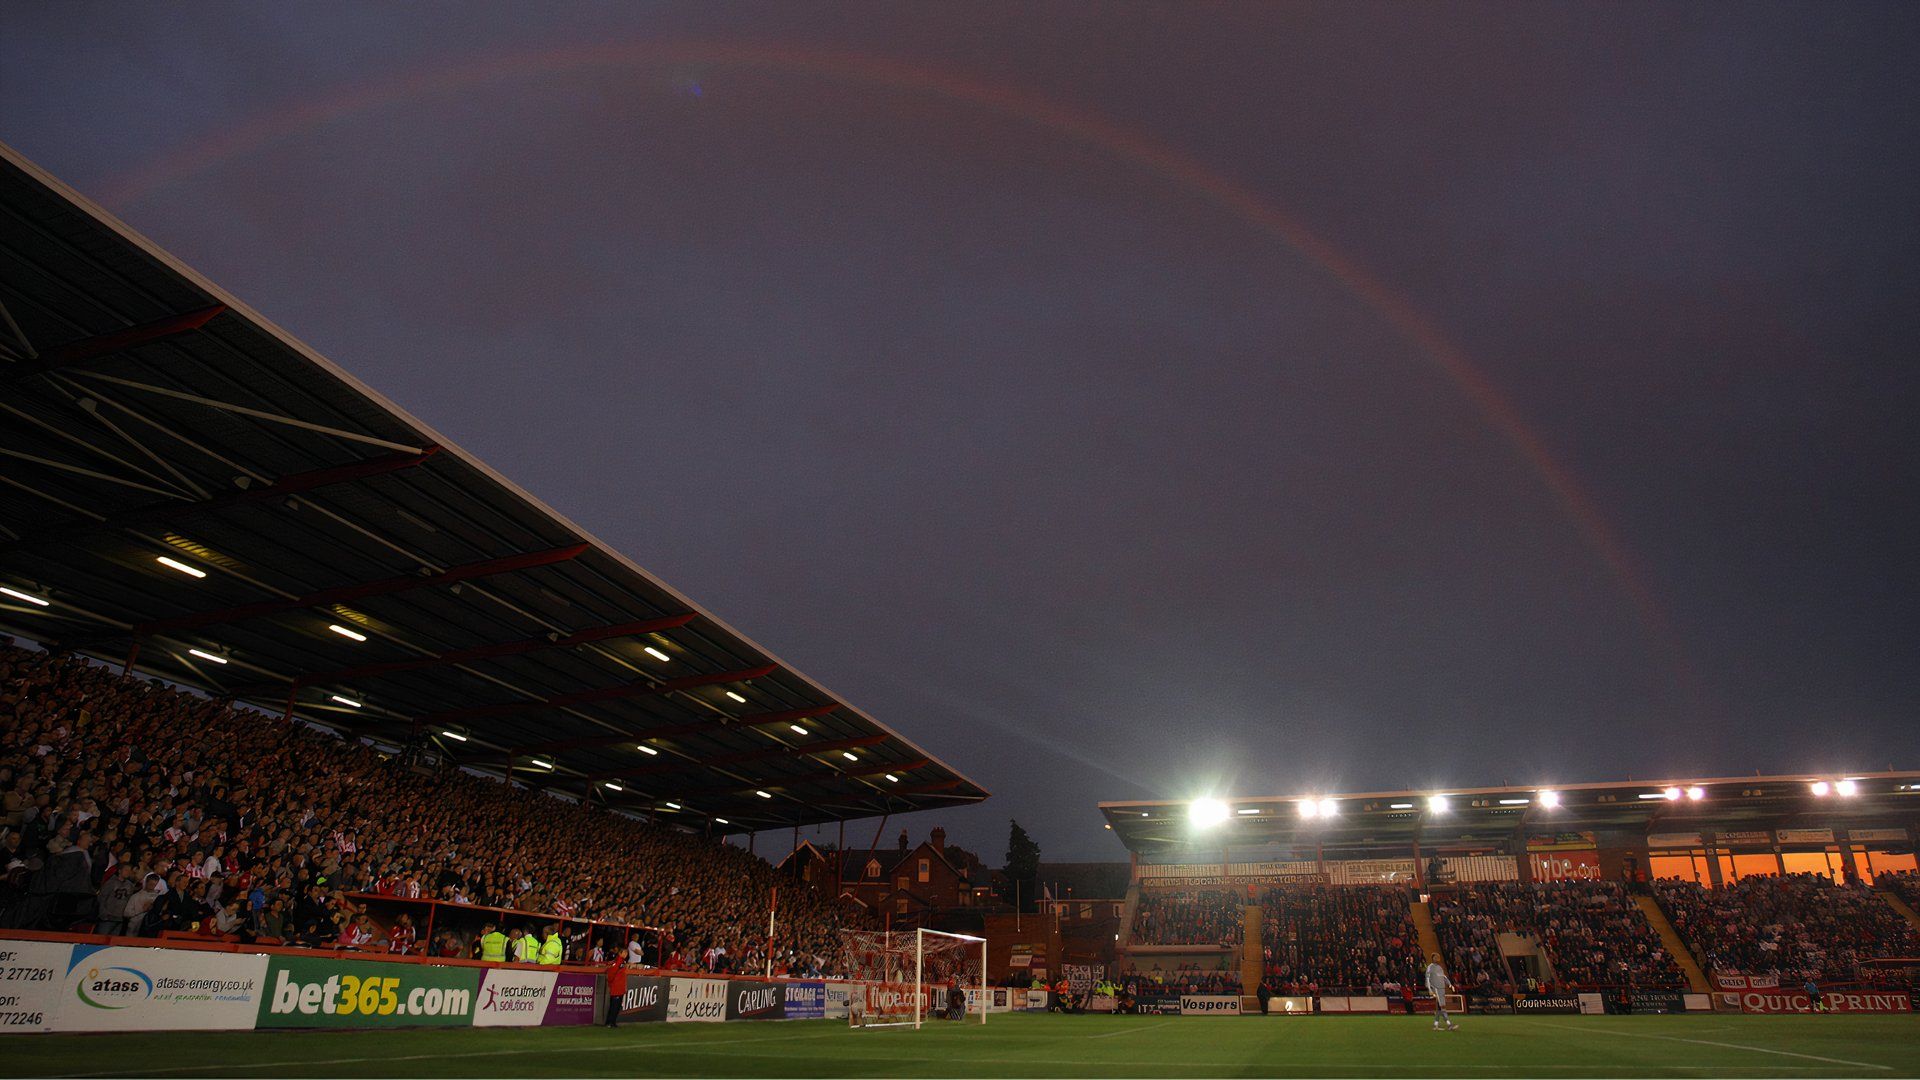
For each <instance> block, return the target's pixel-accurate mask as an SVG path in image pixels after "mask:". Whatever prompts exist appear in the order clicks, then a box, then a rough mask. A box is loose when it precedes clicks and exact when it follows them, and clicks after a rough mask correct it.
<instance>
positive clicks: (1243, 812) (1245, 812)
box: [1234, 806, 1260, 817]
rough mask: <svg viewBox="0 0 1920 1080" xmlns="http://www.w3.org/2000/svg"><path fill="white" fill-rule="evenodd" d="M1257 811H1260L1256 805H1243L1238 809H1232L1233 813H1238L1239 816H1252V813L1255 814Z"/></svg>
mask: <svg viewBox="0 0 1920 1080" xmlns="http://www.w3.org/2000/svg"><path fill="white" fill-rule="evenodd" d="M1259 812H1260V808H1259V807H1257V806H1243V807H1241V808H1240V809H1238V810H1235V811H1234V813H1236V814H1239V815H1240V816H1241V817H1252V816H1253V815H1254V814H1257V813H1259Z"/></svg>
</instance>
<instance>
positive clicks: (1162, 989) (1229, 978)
mask: <svg viewBox="0 0 1920 1080" xmlns="http://www.w3.org/2000/svg"><path fill="white" fill-rule="evenodd" d="M1126 986H1127V992H1128V993H1130V994H1133V995H1134V996H1136V997H1138V996H1139V995H1141V994H1238V993H1240V976H1239V975H1238V974H1237V973H1235V972H1232V971H1222V970H1220V969H1219V968H1202V967H1198V966H1196V965H1191V964H1183V965H1181V966H1179V967H1176V968H1173V969H1172V970H1155V971H1136V972H1134V973H1133V974H1132V975H1129V976H1127V979H1126Z"/></svg>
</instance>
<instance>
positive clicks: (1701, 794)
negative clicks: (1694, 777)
mask: <svg viewBox="0 0 1920 1080" xmlns="http://www.w3.org/2000/svg"><path fill="white" fill-rule="evenodd" d="M1706 797H1707V789H1706V788H1703V787H1701V786H1700V785H1699V784H1695V785H1693V786H1692V787H1690V788H1688V789H1687V799H1688V800H1689V801H1690V802H1699V801H1700V800H1701V799H1704V798H1706Z"/></svg>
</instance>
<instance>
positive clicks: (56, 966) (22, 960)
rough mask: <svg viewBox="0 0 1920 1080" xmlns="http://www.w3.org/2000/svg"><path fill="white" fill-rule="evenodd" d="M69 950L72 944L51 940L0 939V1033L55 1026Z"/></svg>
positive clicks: (69, 954)
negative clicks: (59, 943) (55, 942)
mask: <svg viewBox="0 0 1920 1080" xmlns="http://www.w3.org/2000/svg"><path fill="white" fill-rule="evenodd" d="M72 953H73V946H71V945H57V944H54V943H53V942H50V941H0V1035H3V1034H7V1033H9V1032H15V1031H53V1030H55V1029H54V1020H55V1017H56V1016H57V1014H58V1012H59V1006H60V986H61V980H62V977H63V976H64V975H65V973H66V970H67V960H68V958H69V957H70V956H71V955H72Z"/></svg>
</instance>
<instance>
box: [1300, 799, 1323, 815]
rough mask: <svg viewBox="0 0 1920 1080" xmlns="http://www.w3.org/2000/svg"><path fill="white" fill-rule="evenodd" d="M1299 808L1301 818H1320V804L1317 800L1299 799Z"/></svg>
mask: <svg viewBox="0 0 1920 1080" xmlns="http://www.w3.org/2000/svg"><path fill="white" fill-rule="evenodd" d="M1299 806H1300V816H1301V817H1303V818H1316V817H1319V816H1320V803H1319V802H1318V801H1317V800H1314V799H1301V800H1300V803H1299Z"/></svg>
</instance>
